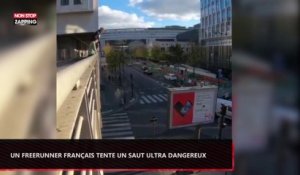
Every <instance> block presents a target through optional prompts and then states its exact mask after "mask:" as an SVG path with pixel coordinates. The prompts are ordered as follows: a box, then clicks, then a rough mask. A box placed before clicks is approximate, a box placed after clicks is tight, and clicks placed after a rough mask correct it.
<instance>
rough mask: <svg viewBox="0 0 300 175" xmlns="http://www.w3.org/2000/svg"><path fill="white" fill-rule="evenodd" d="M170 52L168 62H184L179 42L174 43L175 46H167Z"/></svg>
mask: <svg viewBox="0 0 300 175" xmlns="http://www.w3.org/2000/svg"><path fill="white" fill-rule="evenodd" d="M169 52H170V59H171V60H170V62H171V63H173V64H179V63H182V62H184V61H183V53H184V52H183V49H182V48H181V46H180V45H179V44H176V45H175V46H171V47H170V48H169Z"/></svg>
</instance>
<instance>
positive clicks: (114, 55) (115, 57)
mask: <svg viewBox="0 0 300 175" xmlns="http://www.w3.org/2000/svg"><path fill="white" fill-rule="evenodd" d="M107 53H108V54H106V61H107V64H108V67H109V68H110V69H111V70H112V71H113V72H116V70H117V68H118V67H119V65H120V64H121V63H120V57H121V52H120V51H118V50H115V49H111V50H110V51H109V52H107Z"/></svg>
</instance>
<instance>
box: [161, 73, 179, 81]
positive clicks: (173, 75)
mask: <svg viewBox="0 0 300 175" xmlns="http://www.w3.org/2000/svg"><path fill="white" fill-rule="evenodd" d="M164 77H165V79H167V80H177V77H176V75H175V74H167V75H165V76H164Z"/></svg>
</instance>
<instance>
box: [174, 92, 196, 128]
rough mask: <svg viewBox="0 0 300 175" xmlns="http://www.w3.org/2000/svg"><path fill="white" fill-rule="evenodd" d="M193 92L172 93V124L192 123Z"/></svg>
mask: <svg viewBox="0 0 300 175" xmlns="http://www.w3.org/2000/svg"><path fill="white" fill-rule="evenodd" d="M194 99H195V93H194V92H186V93H178V94H174V95H173V103H172V104H173V106H172V110H173V111H172V114H173V117H172V125H173V126H180V125H189V124H192V123H193V115H194V114H193V113H194V109H193V108H194Z"/></svg>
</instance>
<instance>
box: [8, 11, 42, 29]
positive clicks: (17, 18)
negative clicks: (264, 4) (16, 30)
mask: <svg viewBox="0 0 300 175" xmlns="http://www.w3.org/2000/svg"><path fill="white" fill-rule="evenodd" d="M37 17H38V16H37V14H36V13H14V14H13V18H14V24H15V25H21V26H25V25H37Z"/></svg>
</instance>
